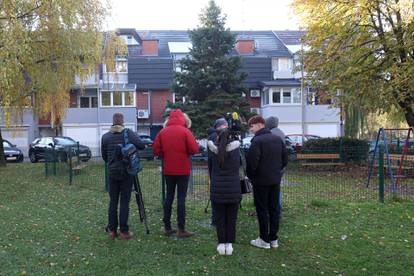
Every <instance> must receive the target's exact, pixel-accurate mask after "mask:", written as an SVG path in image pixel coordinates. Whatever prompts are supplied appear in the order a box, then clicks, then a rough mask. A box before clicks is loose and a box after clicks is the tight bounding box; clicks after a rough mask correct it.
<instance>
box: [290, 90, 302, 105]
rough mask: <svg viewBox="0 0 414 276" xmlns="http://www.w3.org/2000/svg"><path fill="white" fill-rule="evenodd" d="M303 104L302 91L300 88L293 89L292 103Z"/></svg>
mask: <svg viewBox="0 0 414 276" xmlns="http://www.w3.org/2000/svg"><path fill="white" fill-rule="evenodd" d="M301 102H302V93H301V91H300V88H293V89H292V103H294V104H296V103H298V104H300V103H301Z"/></svg>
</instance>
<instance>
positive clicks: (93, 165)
mask: <svg viewBox="0 0 414 276" xmlns="http://www.w3.org/2000/svg"><path fill="white" fill-rule="evenodd" d="M341 151H343V152H342V153H339V152H337V153H335V152H333V151H332V150H329V149H326V150H324V151H321V150H319V151H318V152H302V153H300V154H296V155H291V156H290V161H289V165H288V167H287V169H286V171H285V173H284V176H283V180H282V183H281V186H282V201H283V205H284V206H290V205H297V204H308V203H310V202H312V201H315V200H316V201H318V200H343V201H367V200H379V201H382V202H383V201H384V200H387V199H391V198H396V197H397V198H403V199H404V198H414V170H412V169H411V168H412V167H410V165H412V166H414V164H411V163H414V162H412V161H407V159H406V161H405V162H406V163H405V170H404V175H400V176H398V179H399V180H398V185H396V183H395V182H396V181H395V179H394V180H393V179H392V178H391V176H390V174H389V173H387V172H389V168H388V167H387V166H388V162H387V159H386V157H385V156H383V157H382V158H378V155H379V154H381V153H377V154H376V155H377V157H376V158H375V160H374V162H371V160H370V158H372V156H373V154H372V153H369V152H368V151H366V149H364V151H360V150H359V149H355V148H343V149H341ZM51 156H52V157H51V158H50V161H49V162H46V163H45V168H46V169H45V171H46V174H47V175H50V174H51V172H53V173H54V174H56V175H58V176H59V177H66V178H67V181H68V184H72V185H78V186H80V187H84V188H92V187H94V188H95V189H96V187H101V188H100V189H101V190H102V191H105V190H106V189H107V187H108V186H107V185H108V181H107V174H106V167H105V163H104V162H103V161H102V160H101V159H100V158H97V159H92V160H89V161H88V162H81V161H79V159H77V157H76V156H74V157H69V158H68V159H67V160H66V161H64V160H61V159H59V158H58V157H56V156H55V155H53V154H52V155H51ZM384 161H385V162H384ZM142 163H143V167H144V169H143V171H142V172H140V173H139V179H140V184H141V187H142V192H143V197H144V200H145V201H150V202H151V203H157V204H160V205H161V203H162V200H163V197H164V195H165V194H164V191H163V188H162V187H163V181H164V179H163V174H162V161H161V160H150V161H147V160H142ZM381 163H382V164H381ZM79 165H81V169H75V168H79ZM380 168H382V170H381V169H380ZM410 169H411V170H410ZM391 170H394V176H395V174H396V169H395V168H391ZM370 172H371V178H370V181H369V184H368V183H367V182H368V175H369V174H370ZM91 183H94V184H96V183H99V185H91ZM367 184H368V185H367ZM208 200H209V178H208V169H207V162H206V161H192V170H191V176H190V182H189V188H188V195H187V201H188V202H189V204H190V206H191V204H192V203H194V204H200V203H202V204H206V206H207V204H208ZM243 202H252V196H251V195H245V196H244V199H243Z"/></svg>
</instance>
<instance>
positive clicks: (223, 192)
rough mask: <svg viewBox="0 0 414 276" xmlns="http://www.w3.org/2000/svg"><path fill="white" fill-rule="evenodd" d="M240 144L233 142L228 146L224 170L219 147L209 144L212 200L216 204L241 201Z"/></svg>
mask: <svg viewBox="0 0 414 276" xmlns="http://www.w3.org/2000/svg"><path fill="white" fill-rule="evenodd" d="M239 147H240V142H239V141H233V142H231V143H229V144H228V145H227V149H226V150H227V155H226V159H225V162H224V166H223V168H220V165H219V158H218V155H217V150H218V149H217V147H216V145H214V143H213V142H212V141H209V142H208V148H209V149H210V150H211V153H212V154H211V165H212V167H211V187H210V199H211V201H212V202H215V203H221V204H225V203H237V202H240V200H241V188H240V176H239V168H240V149H239Z"/></svg>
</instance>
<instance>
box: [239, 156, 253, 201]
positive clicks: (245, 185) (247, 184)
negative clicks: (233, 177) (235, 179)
mask: <svg viewBox="0 0 414 276" xmlns="http://www.w3.org/2000/svg"><path fill="white" fill-rule="evenodd" d="M240 161H241V164H242V167H243V176H242V178H241V179H240V188H241V193H242V194H249V193H251V192H252V191H253V185H252V182H251V181H250V179H249V178H248V177H247V173H246V159H245V157H244V155H243V153H242V151H240Z"/></svg>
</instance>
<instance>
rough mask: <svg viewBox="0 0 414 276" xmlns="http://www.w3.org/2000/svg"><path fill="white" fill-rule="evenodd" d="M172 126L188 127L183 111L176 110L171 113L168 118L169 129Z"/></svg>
mask: <svg viewBox="0 0 414 276" xmlns="http://www.w3.org/2000/svg"><path fill="white" fill-rule="evenodd" d="M172 125H178V126H183V127H185V126H186V122H185V117H184V114H183V112H182V111H181V109H175V110H172V111H171V112H170V117H169V118H168V122H167V127H168V126H172Z"/></svg>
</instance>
